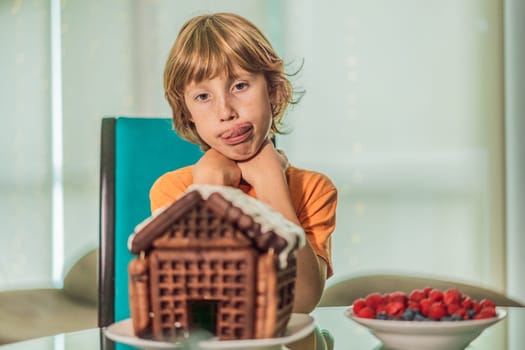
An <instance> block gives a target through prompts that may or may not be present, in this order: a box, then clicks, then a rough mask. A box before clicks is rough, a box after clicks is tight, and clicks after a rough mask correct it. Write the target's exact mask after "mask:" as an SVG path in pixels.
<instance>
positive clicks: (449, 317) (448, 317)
mask: <svg viewBox="0 0 525 350" xmlns="http://www.w3.org/2000/svg"><path fill="white" fill-rule="evenodd" d="M440 321H453V319H452V316H443V317H441V318H440Z"/></svg>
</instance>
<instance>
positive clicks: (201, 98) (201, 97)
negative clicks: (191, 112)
mask: <svg viewBox="0 0 525 350" xmlns="http://www.w3.org/2000/svg"><path fill="white" fill-rule="evenodd" d="M208 97H209V96H208V94H198V95H197V96H196V97H195V99H196V100H197V101H206V100H207V99H208Z"/></svg>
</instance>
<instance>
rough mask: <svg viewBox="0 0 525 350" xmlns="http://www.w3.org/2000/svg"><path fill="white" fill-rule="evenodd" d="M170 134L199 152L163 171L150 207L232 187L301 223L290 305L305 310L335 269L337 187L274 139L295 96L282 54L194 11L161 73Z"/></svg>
mask: <svg viewBox="0 0 525 350" xmlns="http://www.w3.org/2000/svg"><path fill="white" fill-rule="evenodd" d="M164 89H165V94H166V98H167V99H168V101H169V103H170V106H171V108H172V111H173V122H174V127H175V129H176V131H177V132H178V133H179V135H181V136H182V137H184V138H186V139H188V140H189V141H191V142H194V143H197V144H199V145H200V146H201V148H202V149H203V150H204V151H205V154H204V155H203V156H202V158H201V159H200V160H199V161H198V162H197V163H196V164H195V165H193V166H189V167H185V168H182V169H178V170H176V171H173V172H170V173H167V174H164V175H163V176H161V177H160V178H159V179H158V180H157V181H156V182H155V184H154V185H153V187H152V189H151V192H150V199H151V209H152V210H155V209H157V208H160V207H163V206H165V205H168V204H170V203H171V202H173V201H174V200H176V199H177V198H178V197H179V196H180V195H182V194H183V193H184V191H185V190H186V188H187V187H188V186H189V185H191V184H214V185H226V186H234V187H238V188H240V189H242V190H243V191H244V192H245V193H247V194H249V195H251V196H253V197H256V198H257V199H259V200H261V201H262V202H265V203H266V204H268V205H269V206H271V207H273V209H275V210H277V211H279V212H281V213H282V214H283V216H285V217H286V218H287V219H289V220H290V221H292V222H294V223H296V224H298V225H301V226H302V227H303V229H304V231H305V234H306V238H307V242H308V244H306V245H305V247H304V248H302V249H301V250H300V251H299V253H298V257H297V258H298V259H297V281H296V292H295V302H294V308H293V312H302V313H310V312H311V311H312V310H313V309H314V308H315V306H316V305H317V303H318V302H319V299H320V297H321V293H322V291H323V288H324V283H325V280H326V278H328V277H329V276H330V275H331V274H332V267H331V259H330V254H331V246H330V235H331V233H332V232H333V230H334V228H335V210H336V204H337V191H336V189H335V187H334V186H333V184H332V182H331V181H330V180H329V179H328V178H327V177H326V176H324V175H322V174H319V173H316V172H312V171H307V170H302V169H298V168H295V167H293V166H291V165H289V164H288V159H287V158H286V156H285V155H284V153H282V152H280V151H278V150H276V149H275V147H274V146H273V144H272V142H271V139H272V137H273V136H274V135H275V134H276V133H281V130H280V128H281V119H282V117H283V114H284V112H285V109H286V107H287V105H288V104H289V103H294V102H295V101H293V98H292V88H291V84H290V82H289V81H288V79H287V78H286V75H285V73H284V67H283V62H282V60H281V59H280V58H279V57H278V56H277V55H276V53H275V51H274V50H273V48H272V47H271V45H270V43H269V42H268V40H267V39H266V38H265V36H264V35H263V34H262V33H261V31H260V30H259V29H257V28H256V27H255V26H254V25H253V24H252V23H250V22H248V21H247V20H246V19H244V18H242V17H240V16H238V15H235V14H227V13H218V14H213V15H204V16H198V17H195V18H193V19H191V20H189V21H188V22H187V23H186V24H185V25H184V26H183V27H182V29H181V31H180V32H179V35H178V37H177V39H176V41H175V44H174V46H173V48H172V49H171V52H170V54H169V57H168V60H167V63H166V68H165V72H164Z"/></svg>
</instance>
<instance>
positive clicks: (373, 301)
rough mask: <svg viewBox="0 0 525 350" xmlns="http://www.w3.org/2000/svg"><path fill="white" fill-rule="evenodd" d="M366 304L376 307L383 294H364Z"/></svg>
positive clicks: (380, 301)
mask: <svg viewBox="0 0 525 350" xmlns="http://www.w3.org/2000/svg"><path fill="white" fill-rule="evenodd" d="M365 300H366V305H368V306H370V307H372V308H374V309H375V308H376V307H377V306H378V305H379V304H381V303H382V302H383V296H382V295H381V294H379V293H370V294H368V295H367V296H366V298H365Z"/></svg>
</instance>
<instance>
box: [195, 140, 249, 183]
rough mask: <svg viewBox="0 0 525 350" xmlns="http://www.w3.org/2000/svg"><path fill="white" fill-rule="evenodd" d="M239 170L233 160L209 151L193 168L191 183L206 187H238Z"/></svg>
mask: <svg viewBox="0 0 525 350" xmlns="http://www.w3.org/2000/svg"><path fill="white" fill-rule="evenodd" d="M240 182H241V169H240V168H239V167H238V166H237V163H235V162H234V161H233V160H231V159H229V158H226V157H225V156H223V155H222V154H221V153H219V152H217V151H216V150H214V149H213V148H212V149H209V150H208V151H206V153H205V154H204V155H203V156H202V157H201V159H199V161H198V162H197V163H196V164H195V166H194V167H193V183H194V184H206V185H224V186H233V187H237V186H239V183H240Z"/></svg>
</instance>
